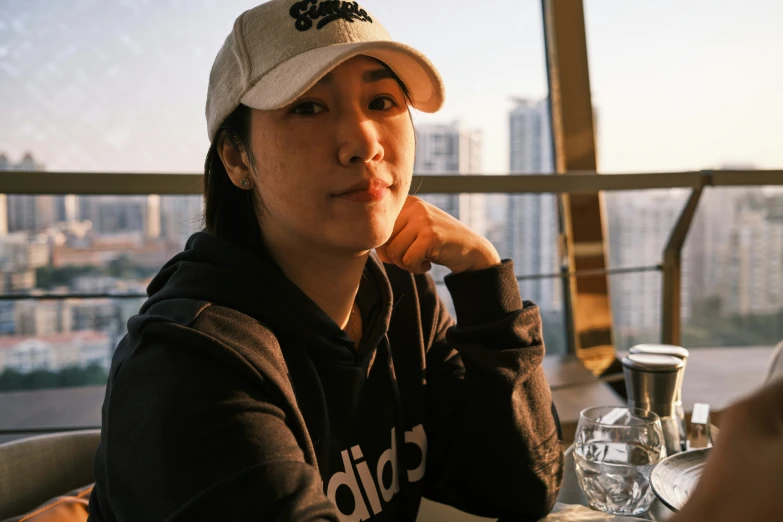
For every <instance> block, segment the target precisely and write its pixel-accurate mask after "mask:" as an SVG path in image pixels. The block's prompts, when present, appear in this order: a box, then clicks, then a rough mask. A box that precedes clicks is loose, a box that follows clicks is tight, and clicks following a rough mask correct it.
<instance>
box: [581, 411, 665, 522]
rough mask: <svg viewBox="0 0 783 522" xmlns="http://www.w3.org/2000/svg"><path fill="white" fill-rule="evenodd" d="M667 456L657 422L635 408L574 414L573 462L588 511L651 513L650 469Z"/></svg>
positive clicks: (655, 417) (655, 416) (653, 414)
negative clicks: (576, 418) (574, 440)
mask: <svg viewBox="0 0 783 522" xmlns="http://www.w3.org/2000/svg"><path fill="white" fill-rule="evenodd" d="M665 456H666V444H665V442H664V438H663V429H662V427H661V420H660V418H659V417H658V415H656V414H655V413H653V412H651V411H646V410H640V409H636V408H617V407H614V406H601V407H596V408H587V409H585V410H582V412H581V413H580V414H579V425H578V426H577V428H576V442H575V443H574V461H575V463H576V476H577V479H578V480H579V487H581V488H582V491H584V494H585V495H586V496H587V500H588V501H589V502H590V506H592V507H593V508H595V509H600V510H601V511H605V512H607V513H612V514H615V515H638V514H640V513H644V512H645V511H647V510H648V509H649V508H650V504H652V501H653V500H654V498H655V494H654V493H653V491H652V488H651V487H650V473H651V472H652V468H653V466H655V464H656V463H658V462H659V461H660V460H661V459H662V458H664V457H665Z"/></svg>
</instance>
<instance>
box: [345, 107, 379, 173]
mask: <svg viewBox="0 0 783 522" xmlns="http://www.w3.org/2000/svg"><path fill="white" fill-rule="evenodd" d="M338 139H339V142H338V143H339V151H338V156H339V160H340V163H341V164H342V165H344V166H346V167H349V166H352V165H356V164H359V163H374V162H377V161H380V160H382V159H383V146H382V145H381V143H380V136H379V133H378V127H377V123H376V122H375V121H373V120H372V119H371V118H367V117H366V116H364V115H363V114H359V113H356V112H353V111H352V112H350V113H347V114H345V115H344V116H343V117H342V118H340V124H339V129H338Z"/></svg>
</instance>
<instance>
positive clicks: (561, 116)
mask: <svg viewBox="0 0 783 522" xmlns="http://www.w3.org/2000/svg"><path fill="white" fill-rule="evenodd" d="M542 7H543V15H544V35H545V41H546V57H547V74H548V78H549V103H550V111H551V116H552V138H553V140H552V141H553V145H554V155H555V169H556V172H557V173H558V174H564V173H570V174H573V173H579V172H585V171H586V174H587V173H589V174H592V173H594V172H595V171H596V170H597V169H596V151H595V132H594V130H595V129H594V126H593V103H592V96H591V94H590V78H589V69H588V65H587V42H586V38H585V20H584V7H583V4H582V0H542ZM560 198H561V200H560V205H561V220H562V224H561V231H562V236H563V237H562V240H561V245H562V247H563V248H564V249H565V254H566V255H567V256H568V262H569V267H570V270H569V271H570V272H571V273H573V272H581V271H584V270H592V271H598V272H599V275H590V276H571V277H570V278H569V280H568V284H567V285H566V286H567V287H568V292H569V296H568V297H570V307H569V312H570V313H569V315H570V320H571V332H570V337H571V338H570V342H571V346H572V347H573V349H574V351H575V353H576V355H577V356H578V357H579V358H580V359H581V360H582V362H583V364H584V365H585V366H586V367H587V368H589V369H590V370H592V371H593V372H594V373H596V374H599V373H601V372H603V371H604V370H605V369H607V368H608V367H609V366H610V365H611V364H612V363H613V362H614V361H615V350H614V341H613V336H612V309H611V301H610V299H609V281H608V276H607V275H606V274H605V273H601V271H602V270H605V269H606V266H607V262H606V258H607V248H606V241H605V238H606V236H607V234H606V229H605V220H604V211H603V198H602V196H601V194H600V193H598V192H593V193H581V194H563V195H561V196H560Z"/></svg>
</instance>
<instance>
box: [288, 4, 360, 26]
mask: <svg viewBox="0 0 783 522" xmlns="http://www.w3.org/2000/svg"><path fill="white" fill-rule="evenodd" d="M310 4H312V5H310ZM308 6H310V7H309V8H308ZM289 13H290V14H291V16H292V17H293V18H296V23H295V24H294V27H296V28H297V29H298V30H300V31H307V30H308V29H310V28H311V27H312V26H313V20H318V19H319V18H320V19H321V21H320V22H318V25H317V26H316V29H321V28H323V27H324V26H325V25H326V24H328V23H329V22H334V21H335V20H345V21H346V22H351V23H353V21H354V20H358V21H360V22H370V23H372V18H370V16H369V15H368V14H367V11H365V10H364V9H360V8H359V4H357V3H356V2H341V1H339V0H322V1H321V2H319V1H318V0H302V1H301V2H296V3H295V4H294V5H292V6H291V10H290V11H289Z"/></svg>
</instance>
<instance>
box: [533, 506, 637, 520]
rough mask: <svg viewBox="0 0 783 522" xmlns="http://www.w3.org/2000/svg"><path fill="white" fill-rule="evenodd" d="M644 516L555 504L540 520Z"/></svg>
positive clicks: (612, 518)
mask: <svg viewBox="0 0 783 522" xmlns="http://www.w3.org/2000/svg"><path fill="white" fill-rule="evenodd" d="M639 520H641V521H643V522H644V521H645V519H643V518H636V517H626V516H620V515H610V514H609V513H603V512H601V511H596V510H594V509H590V508H588V507H585V506H580V505H578V504H561V503H560V502H558V503H557V504H555V509H553V510H552V512H551V513H550V514H549V515H548V516H546V517H544V518H542V519H541V520H539V522H604V521H606V522H634V521H639Z"/></svg>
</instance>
